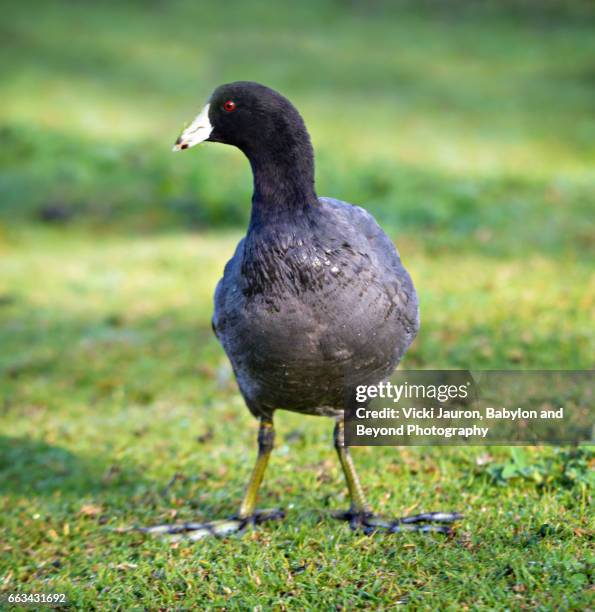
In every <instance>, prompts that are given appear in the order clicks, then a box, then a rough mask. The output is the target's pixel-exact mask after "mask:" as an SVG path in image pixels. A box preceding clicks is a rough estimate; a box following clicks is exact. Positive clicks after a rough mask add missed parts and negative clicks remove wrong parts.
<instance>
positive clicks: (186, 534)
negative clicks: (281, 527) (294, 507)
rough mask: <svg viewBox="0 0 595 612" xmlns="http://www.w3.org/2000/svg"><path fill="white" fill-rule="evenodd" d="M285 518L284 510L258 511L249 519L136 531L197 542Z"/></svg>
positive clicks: (162, 526)
mask: <svg viewBox="0 0 595 612" xmlns="http://www.w3.org/2000/svg"><path fill="white" fill-rule="evenodd" d="M284 517H285V512H283V511H282V510H277V509H274V510H256V511H255V512H254V514H252V515H251V516H247V517H241V518H240V517H239V516H232V517H231V518H229V519H222V520H218V521H208V522H206V523H194V522H190V523H179V524H174V525H154V526H152V527H137V528H135V529H134V531H140V532H142V533H148V534H150V535H153V536H163V537H166V538H167V539H169V540H170V541H174V542H175V541H179V540H189V541H191V542H196V541H198V540H202V539H203V538H206V537H209V536H212V537H217V538H224V537H226V536H230V535H232V534H236V533H243V532H244V531H246V530H247V529H249V528H251V527H253V526H255V525H260V524H261V523H264V522H266V521H272V520H279V519H282V518H284Z"/></svg>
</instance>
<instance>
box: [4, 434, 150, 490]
mask: <svg viewBox="0 0 595 612" xmlns="http://www.w3.org/2000/svg"><path fill="white" fill-rule="evenodd" d="M0 474H1V478H0V493H9V494H17V495H23V496H40V497H42V496H51V495H54V494H55V493H56V492H61V493H63V494H67V495H68V496H69V497H83V496H87V495H96V494H100V493H103V492H106V491H114V490H124V489H129V488H131V487H137V486H139V485H143V486H149V485H150V484H151V483H150V482H149V481H147V480H146V478H145V477H144V476H143V475H142V473H141V471H140V470H138V469H136V468H134V467H133V466H131V465H130V463H129V462H126V463H122V464H118V465H115V464H113V463H112V462H110V459H109V458H108V457H106V456H102V455H101V454H94V455H93V456H83V455H80V454H75V453H73V452H71V451H69V450H67V449H66V448H64V447H62V446H59V445H57V444H48V443H46V442H44V441H43V440H38V439H34V438H30V437H27V436H18V437H10V436H5V435H2V436H0Z"/></svg>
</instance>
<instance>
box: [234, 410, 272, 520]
mask: <svg viewBox="0 0 595 612" xmlns="http://www.w3.org/2000/svg"><path fill="white" fill-rule="evenodd" d="M274 444H275V428H274V427H273V422H272V421H265V420H264V419H263V420H261V421H260V428H259V430H258V456H257V457H256V464H255V465H254V469H253V470H252V475H251V476H250V482H249V483H248V488H247V489H246V494H245V495H244V500H243V501H242V505H241V506H240V511H239V512H238V518H239V519H245V518H249V517H251V516H253V515H254V510H255V508H256V498H257V497H258V489H260V485H261V483H262V479H263V476H264V473H265V471H266V469H267V465H268V463H269V457H270V456H271V451H272V450H273V446H274Z"/></svg>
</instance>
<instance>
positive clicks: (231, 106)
mask: <svg viewBox="0 0 595 612" xmlns="http://www.w3.org/2000/svg"><path fill="white" fill-rule="evenodd" d="M235 109H236V103H235V102H234V101H233V100H228V101H227V102H225V103H224V104H223V110H224V111H225V112H226V113H231V111H234V110H235Z"/></svg>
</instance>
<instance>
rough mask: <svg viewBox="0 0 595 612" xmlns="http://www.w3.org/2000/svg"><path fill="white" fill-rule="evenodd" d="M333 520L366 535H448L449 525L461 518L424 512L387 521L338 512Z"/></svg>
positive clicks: (367, 515)
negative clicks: (405, 532) (419, 532)
mask: <svg viewBox="0 0 595 612" xmlns="http://www.w3.org/2000/svg"><path fill="white" fill-rule="evenodd" d="M335 518H337V519H339V520H343V521H349V526H350V527H351V529H353V530H360V529H361V530H362V531H363V532H364V533H365V534H366V535H369V534H371V533H374V532H375V531H386V532H387V533H397V532H400V531H421V532H424V533H427V532H430V531H434V532H437V533H446V534H449V533H451V532H452V527H451V525H450V523H453V522H454V521H458V520H459V519H461V518H463V515H462V514H460V513H459V512H425V513H423V514H415V515H413V516H405V517H402V518H397V519H387V518H382V517H379V516H376V515H375V514H373V513H372V512H353V511H351V510H349V511H347V512H340V513H338V514H336V515H335Z"/></svg>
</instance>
